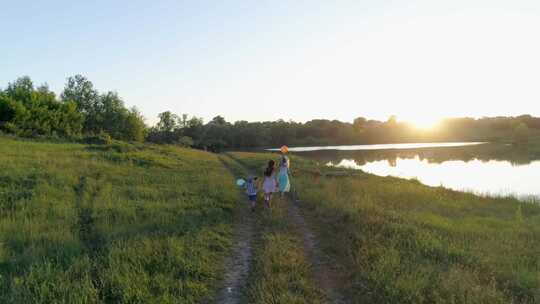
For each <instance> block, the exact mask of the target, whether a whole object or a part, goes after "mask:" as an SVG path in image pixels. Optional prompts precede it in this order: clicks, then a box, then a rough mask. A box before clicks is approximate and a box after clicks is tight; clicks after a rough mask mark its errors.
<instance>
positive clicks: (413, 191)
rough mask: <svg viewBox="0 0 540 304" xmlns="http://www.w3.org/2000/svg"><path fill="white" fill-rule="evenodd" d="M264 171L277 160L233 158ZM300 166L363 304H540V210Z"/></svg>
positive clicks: (348, 282) (321, 233) (298, 175)
mask: <svg viewBox="0 0 540 304" xmlns="http://www.w3.org/2000/svg"><path fill="white" fill-rule="evenodd" d="M231 156H232V157H233V158H235V159H237V160H238V161H240V162H241V163H242V164H244V165H245V166H247V167H249V168H251V169H253V170H257V171H261V170H262V168H263V166H264V164H265V162H266V161H267V160H268V159H269V158H274V159H276V158H277V156H276V155H275V154H274V155H272V154H262V153H245V152H244V153H242V152H239V153H231ZM335 170H336V169H335V168H329V167H325V166H320V165H319V164H317V163H315V162H312V161H308V160H305V159H302V158H299V157H294V156H293V157H292V175H293V178H292V181H293V185H294V186H295V187H294V188H295V191H293V195H296V196H298V197H299V198H300V204H301V207H302V209H303V210H304V212H306V214H308V215H309V216H307V218H308V219H309V220H310V222H311V226H312V227H315V230H316V231H317V235H318V237H319V238H320V240H321V246H323V247H324V248H323V249H324V250H325V251H326V253H327V254H329V255H330V256H332V258H333V260H334V261H335V263H337V264H339V265H340V266H341V268H342V269H344V270H345V272H346V274H345V277H346V279H345V280H344V282H343V283H344V284H343V291H342V292H343V293H344V294H346V295H347V298H349V299H350V300H351V301H352V302H355V303H356V302H358V303H363V302H366V303H398V302H399V303H538V302H540V256H539V254H538V253H539V252H540V206H538V205H537V204H533V203H525V202H520V201H518V200H516V199H514V198H511V197H506V198H505V197H501V198H490V197H481V196H477V195H473V194H468V193H461V192H456V191H451V190H448V189H445V188H442V187H428V186H424V185H422V184H420V183H419V182H418V181H415V180H404V179H399V178H391V177H378V176H374V175H371V174H366V173H362V172H359V171H352V170H351V171H349V170H343V169H339V171H340V172H339V174H336V173H337V172H333V171H335Z"/></svg>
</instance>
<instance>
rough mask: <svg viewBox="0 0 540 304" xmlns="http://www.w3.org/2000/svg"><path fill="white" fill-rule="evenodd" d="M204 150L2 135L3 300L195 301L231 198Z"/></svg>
mask: <svg viewBox="0 0 540 304" xmlns="http://www.w3.org/2000/svg"><path fill="white" fill-rule="evenodd" d="M232 180H233V179H232V177H231V175H230V174H229V173H228V172H227V171H226V170H225V168H224V167H223V166H222V165H221V163H220V162H219V161H218V159H217V157H216V156H215V155H213V154H210V153H205V152H200V151H194V150H188V149H179V148H174V147H166V146H163V147H158V146H146V145H131V144H121V143H117V144H113V145H109V146H88V145H79V144H52V143H34V142H29V141H18V140H14V139H9V138H5V137H0V303H199V302H201V301H202V300H203V299H205V298H208V297H210V296H211V295H212V294H213V287H214V285H215V284H216V281H217V280H218V279H220V277H221V275H222V272H223V269H222V267H223V266H222V260H223V257H224V256H225V255H226V254H227V253H228V249H229V247H230V245H231V244H230V242H231V225H232V215H231V210H232V208H233V205H234V203H235V201H236V199H237V192H236V190H235V189H234V184H233V182H232Z"/></svg>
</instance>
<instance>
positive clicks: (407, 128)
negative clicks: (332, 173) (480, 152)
mask: <svg viewBox="0 0 540 304" xmlns="http://www.w3.org/2000/svg"><path fill="white" fill-rule="evenodd" d="M363 106H364V107H365V106H367V107H369V104H365V105H363ZM0 130H1V131H2V132H5V133H11V134H15V135H18V136H24V137H58V138H66V139H89V140H90V139H93V138H97V139H99V140H101V141H103V140H105V141H107V140H110V139H117V140H125V141H138V142H142V141H148V142H153V143H158V144H175V145H182V146H191V147H194V148H199V149H206V150H211V151H220V150H223V149H233V148H255V147H277V146H281V145H283V144H286V145H290V146H312V145H345V144H376V143H398V142H422V141H423V142H425V141H470V140H475V141H501V140H505V141H512V142H515V143H526V142H527V141H528V139H529V136H530V134H531V133H534V134H536V133H540V118H537V117H532V116H530V115H522V116H518V117H492V118H480V119H474V118H449V119H446V120H444V121H442V122H441V124H440V125H439V126H437V127H436V128H433V129H419V128H417V127H415V126H414V125H412V124H410V123H406V122H399V121H397V120H396V118H395V117H394V116H391V117H390V118H389V119H388V120H387V121H377V120H369V119H367V118H364V117H358V118H356V119H355V120H354V121H353V122H352V123H349V122H341V121H338V120H326V119H315V120H311V121H308V122H306V123H299V122H294V121H284V120H277V121H265V122H247V121H236V122H234V123H231V122H227V121H226V120H225V119H224V118H223V117H221V116H216V117H214V118H213V119H212V120H211V121H209V122H206V123H205V122H204V121H203V120H202V119H201V118H198V117H194V116H191V117H190V116H189V115H187V114H181V115H177V114H175V113H172V112H170V111H166V112H163V113H161V114H159V122H158V123H157V124H156V125H155V126H150V127H149V126H147V125H145V123H144V118H143V116H142V115H141V113H140V112H139V111H138V110H137V109H136V108H131V109H128V108H127V107H126V106H125V104H124V102H123V100H122V98H121V97H120V96H119V95H118V94H117V93H116V92H99V91H98V90H96V89H95V88H94V86H93V84H92V82H91V81H89V80H88V79H87V78H85V77H84V76H81V75H76V76H73V77H69V78H68V79H67V82H66V85H65V88H64V90H63V92H62V93H61V94H60V96H56V95H55V93H54V92H52V91H50V90H49V88H48V86H47V85H41V86H37V87H36V86H35V85H34V83H33V82H32V80H31V79H30V78H29V77H21V78H19V79H17V80H15V81H14V82H12V83H9V84H8V86H7V88H5V89H4V90H0Z"/></svg>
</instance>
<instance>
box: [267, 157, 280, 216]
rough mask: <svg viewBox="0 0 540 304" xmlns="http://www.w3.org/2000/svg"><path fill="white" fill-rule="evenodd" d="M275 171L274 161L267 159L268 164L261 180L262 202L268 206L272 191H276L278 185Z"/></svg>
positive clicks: (269, 205)
mask: <svg viewBox="0 0 540 304" xmlns="http://www.w3.org/2000/svg"><path fill="white" fill-rule="evenodd" d="M275 171H276V170H275V163H274V161H273V160H269V161H268V166H267V167H266V169H265V170H264V180H263V190H264V202H265V203H266V206H267V207H268V208H270V207H271V201H272V193H274V192H277V191H278V187H279V183H278V181H277V177H276V172H275Z"/></svg>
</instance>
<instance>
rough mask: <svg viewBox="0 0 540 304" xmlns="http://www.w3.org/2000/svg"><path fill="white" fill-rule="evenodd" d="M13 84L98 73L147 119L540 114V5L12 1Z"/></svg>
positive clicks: (7, 36)
mask: <svg viewBox="0 0 540 304" xmlns="http://www.w3.org/2000/svg"><path fill="white" fill-rule="evenodd" d="M0 29H2V32H1V33H2V34H1V39H0V87H5V86H6V85H7V83H8V82H10V81H13V80H14V79H16V78H17V77H19V76H23V75H29V76H30V77H32V79H33V80H34V81H35V82H36V83H37V84H40V83H43V82H47V83H48V84H49V85H50V87H51V89H53V90H54V91H56V92H57V93H60V91H61V90H62V88H63V86H64V83H65V79H66V78H67V77H68V76H70V75H74V74H83V75H85V76H87V77H88V78H89V79H90V80H91V81H92V82H93V83H94V85H95V86H96V87H97V88H98V89H100V90H101V91H105V90H114V91H117V92H118V93H119V94H120V96H122V97H123V98H124V100H125V102H126V104H127V105H128V106H134V105H135V106H137V107H138V108H139V110H141V111H142V112H143V114H144V115H145V117H147V118H148V122H150V123H152V122H155V121H156V118H155V117H156V115H157V113H159V112H162V111H165V110H171V111H173V112H175V113H178V114H180V113H189V114H192V115H196V116H200V117H203V118H204V119H205V121H208V120H209V119H211V118H212V117H213V116H215V115H218V114H220V115H222V116H224V117H225V118H226V119H227V120H229V121H235V120H248V121H255V120H274V119H278V118H283V119H286V120H288V119H293V120H297V121H306V120H309V119H313V118H328V119H340V120H343V121H351V120H352V119H353V118H354V117H357V116H364V117H368V118H374V119H386V118H387V117H388V116H389V115H392V114H395V115H397V116H398V118H400V119H401V120H412V121H416V122H418V123H424V124H425V123H429V122H431V121H433V120H435V119H438V118H441V117H446V116H473V117H480V116H494V115H518V114H522V113H530V114H533V115H538V116H540V1H536V0H530V1H529V0H512V1H510V0H507V1H497V0H489V1H487V0H486V1H483V0H451V1H450V0H449V1H436V0H410V1H397V0H396V1H390V0H386V1H383V0H370V1H367V0H365V1H362V0H355V1H339V0H336V1H330V0H325V1H316V0H311V1H292V0H291V1H278V0H272V1H262V0H261V1H248V0H244V1H233V0H231V1H199V0H198V1H179V0H171V1H159V0H156V1H147V0H145V1H140V0H131V1H109V0H97V1H71V0H69V1H67V0H64V1H54V0H51V1H37V0H36V1H7V2H5V3H2V5H1V9H0Z"/></svg>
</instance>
